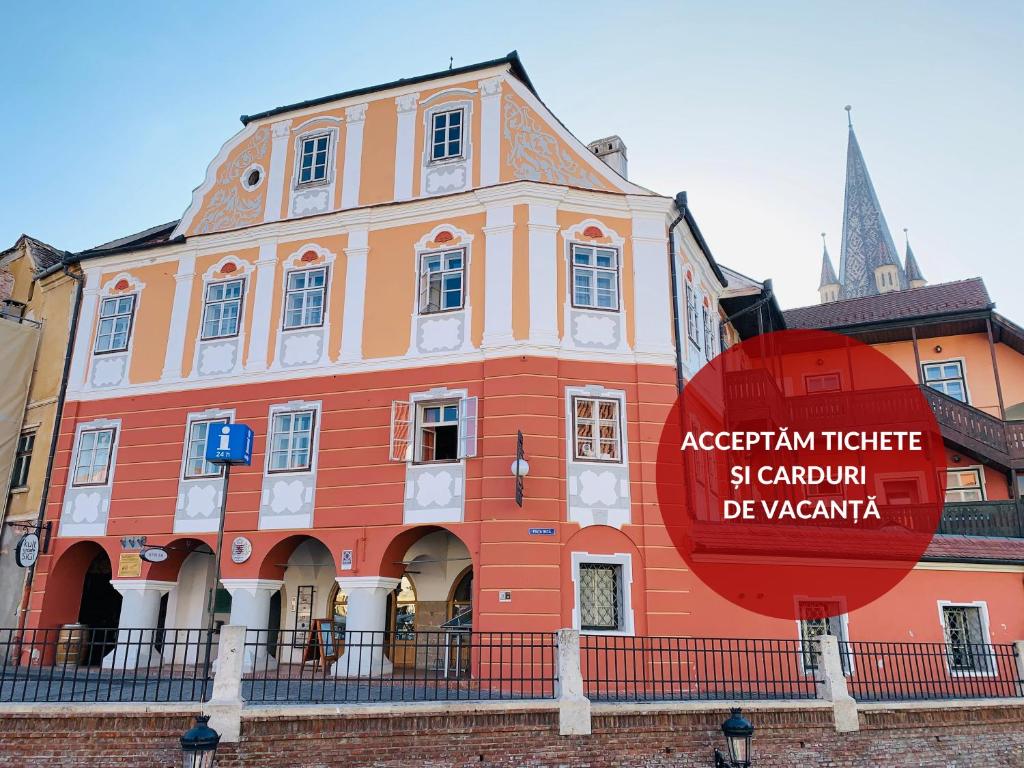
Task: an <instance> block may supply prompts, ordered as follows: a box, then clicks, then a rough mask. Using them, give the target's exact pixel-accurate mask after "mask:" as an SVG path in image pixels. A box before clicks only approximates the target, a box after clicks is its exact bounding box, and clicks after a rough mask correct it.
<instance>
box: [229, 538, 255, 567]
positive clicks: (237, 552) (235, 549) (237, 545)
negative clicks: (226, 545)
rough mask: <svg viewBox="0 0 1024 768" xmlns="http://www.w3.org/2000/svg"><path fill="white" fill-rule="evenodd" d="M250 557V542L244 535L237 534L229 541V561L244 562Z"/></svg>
mask: <svg viewBox="0 0 1024 768" xmlns="http://www.w3.org/2000/svg"><path fill="white" fill-rule="evenodd" d="M250 557H252V542H251V541H249V540H248V539H247V538H245V536H239V537H238V538H236V539H235V540H234V541H232V542H231V562H233V563H239V564H241V563H244V562H245V561H246V560H248V559H249V558H250Z"/></svg>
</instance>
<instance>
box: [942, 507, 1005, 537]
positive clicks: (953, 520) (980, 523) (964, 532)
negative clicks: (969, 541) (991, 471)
mask: <svg viewBox="0 0 1024 768" xmlns="http://www.w3.org/2000/svg"><path fill="white" fill-rule="evenodd" d="M938 532H939V533H940V534H947V535H952V536H1001V537H1005V538H1013V539H1016V538H1024V524H1022V510H1021V507H1020V505H1018V504H1017V503H1015V502H1013V501H958V502H948V503H947V504H946V506H945V509H943V511H942V522H940V523H939V530H938Z"/></svg>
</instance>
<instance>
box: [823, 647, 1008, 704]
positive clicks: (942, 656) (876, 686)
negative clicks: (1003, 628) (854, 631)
mask: <svg viewBox="0 0 1024 768" xmlns="http://www.w3.org/2000/svg"><path fill="white" fill-rule="evenodd" d="M839 652H840V654H841V655H842V656H844V657H845V658H846V659H847V664H848V666H849V673H848V675H847V687H848V689H849V692H850V695H851V696H853V698H855V699H857V700H859V701H913V700H925V699H982V698H999V697H1007V698H1013V697H1020V696H1024V689H1022V681H1021V679H1020V674H1019V671H1018V669H1017V660H1016V655H1015V653H1014V647H1013V646H1012V645H1009V644H1001V645H990V644H980V643H950V644H947V643H883V642H867V641H854V642H841V643H839Z"/></svg>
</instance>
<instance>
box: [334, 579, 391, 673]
mask: <svg viewBox="0 0 1024 768" xmlns="http://www.w3.org/2000/svg"><path fill="white" fill-rule="evenodd" d="M336 580H337V582H338V587H339V588H340V589H341V590H342V591H343V592H344V593H345V594H346V595H348V615H347V617H346V621H345V652H344V653H342V654H341V656H339V657H338V660H337V661H336V662H334V667H332V668H331V674H332V675H336V676H338V677H369V676H370V675H373V676H374V677H379V676H380V675H386V674H389V673H390V672H391V670H392V664H391V661H390V660H389V659H388V658H387V657H386V656H385V655H384V647H385V645H386V643H385V636H384V629H385V627H386V626H387V623H386V622H387V609H388V595H389V594H390V593H391V592H394V591H395V588H396V587H397V586H398V585H399V584H400V583H401V580H400V579H389V578H387V577H384V576H338V577H337V579H336Z"/></svg>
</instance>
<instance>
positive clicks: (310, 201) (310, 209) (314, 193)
mask: <svg viewBox="0 0 1024 768" xmlns="http://www.w3.org/2000/svg"><path fill="white" fill-rule="evenodd" d="M328 201H329V191H328V189H327V188H326V187H324V188H320V189H310V190H307V191H305V192H296V193H295V201H294V203H293V204H292V209H293V211H292V212H293V213H294V214H295V215H297V216H302V215H303V214H307V213H320V212H321V211H326V210H327V204H328Z"/></svg>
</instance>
